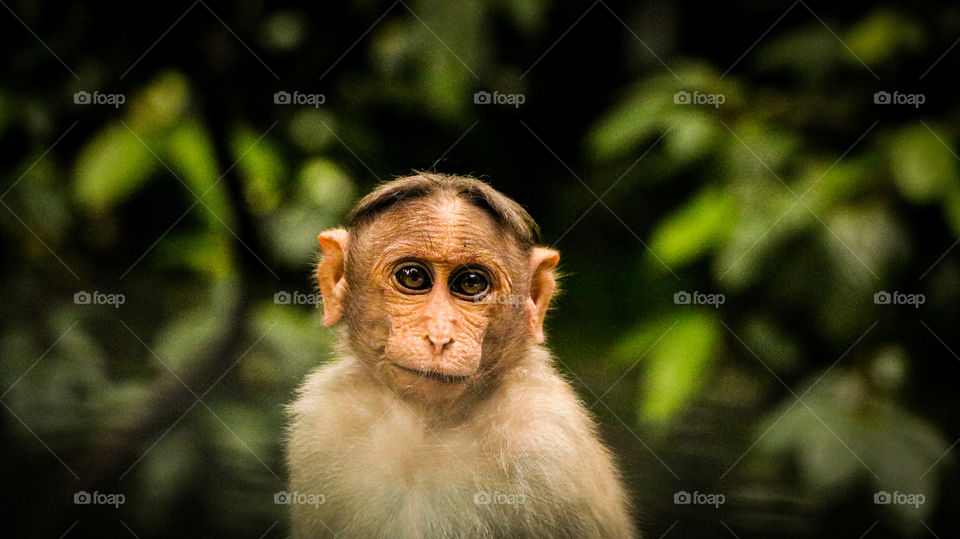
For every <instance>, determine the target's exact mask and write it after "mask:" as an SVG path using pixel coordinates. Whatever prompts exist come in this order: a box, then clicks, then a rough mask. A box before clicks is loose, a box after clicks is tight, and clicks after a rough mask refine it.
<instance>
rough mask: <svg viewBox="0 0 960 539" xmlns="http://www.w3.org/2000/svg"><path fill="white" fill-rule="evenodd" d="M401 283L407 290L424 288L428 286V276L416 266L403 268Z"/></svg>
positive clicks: (401, 270)
mask: <svg viewBox="0 0 960 539" xmlns="http://www.w3.org/2000/svg"><path fill="white" fill-rule="evenodd" d="M400 283H401V284H403V286H406V287H407V288H413V289H419V288H423V287H424V286H426V284H427V276H426V274H425V273H424V271H423V270H422V269H420V268H418V267H415V266H411V267H407V268H401V269H400Z"/></svg>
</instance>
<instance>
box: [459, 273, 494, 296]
mask: <svg viewBox="0 0 960 539" xmlns="http://www.w3.org/2000/svg"><path fill="white" fill-rule="evenodd" d="M459 281H460V282H459V283H458V284H459V288H460V291H461V292H462V293H464V294H470V295H473V294H479V293H480V292H483V289H484V288H486V284H487V283H486V280H484V278H483V277H482V276H481V275H479V274H477V273H465V274H463V276H462V277H460V279H459Z"/></svg>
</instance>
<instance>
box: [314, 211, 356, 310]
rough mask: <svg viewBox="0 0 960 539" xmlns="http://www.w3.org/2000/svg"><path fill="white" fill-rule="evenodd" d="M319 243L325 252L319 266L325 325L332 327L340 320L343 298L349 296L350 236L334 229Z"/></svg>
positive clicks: (323, 233)
mask: <svg viewBox="0 0 960 539" xmlns="http://www.w3.org/2000/svg"><path fill="white" fill-rule="evenodd" d="M317 241H319V242H320V249H322V250H323V256H322V257H321V258H320V263H319V264H317V282H319V283H320V295H321V296H323V325H325V326H332V325H334V324H336V323H337V321H339V320H340V314H341V313H343V298H344V296H346V294H347V279H346V276H345V269H346V258H347V245H348V244H349V243H350V234H349V233H347V231H346V230H344V229H342V228H334V229H332V230H327V231H325V232H321V233H320V235H319V236H317Z"/></svg>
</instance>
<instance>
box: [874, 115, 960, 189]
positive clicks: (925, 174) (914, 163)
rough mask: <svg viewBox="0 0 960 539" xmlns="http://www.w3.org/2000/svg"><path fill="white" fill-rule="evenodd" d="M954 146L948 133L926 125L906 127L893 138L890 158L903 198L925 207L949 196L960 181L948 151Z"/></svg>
mask: <svg viewBox="0 0 960 539" xmlns="http://www.w3.org/2000/svg"><path fill="white" fill-rule="evenodd" d="M938 139H939V140H938ZM954 146H955V144H954V142H953V140H952V138H951V137H949V136H948V135H947V134H946V133H943V132H942V131H940V130H934V131H931V130H929V129H927V128H926V127H925V126H923V125H911V126H907V127H904V128H902V129H900V130H899V131H898V132H897V133H896V134H894V136H893V137H892V138H891V139H890V141H889V144H888V154H889V156H890V167H891V168H892V170H893V179H894V182H895V183H896V185H897V188H899V189H900V192H901V193H903V196H904V197H906V198H907V199H908V200H911V201H913V202H917V203H923V202H929V201H931V200H934V199H937V198H940V197H942V196H944V195H946V194H947V193H948V192H949V190H950V188H951V186H953V185H955V184H956V183H957V182H958V181H960V178H958V175H957V162H956V159H955V158H954V156H953V154H952V153H951V152H950V149H949V148H950V147H954Z"/></svg>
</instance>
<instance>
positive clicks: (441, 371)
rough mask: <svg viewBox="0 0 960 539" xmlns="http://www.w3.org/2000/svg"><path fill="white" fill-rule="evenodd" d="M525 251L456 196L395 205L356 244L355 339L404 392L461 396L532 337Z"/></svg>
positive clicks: (351, 285)
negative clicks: (527, 317) (528, 326)
mask: <svg viewBox="0 0 960 539" xmlns="http://www.w3.org/2000/svg"><path fill="white" fill-rule="evenodd" d="M527 272H528V270H527V255H526V254H525V253H523V252H522V250H521V249H520V247H519V246H518V245H516V242H515V241H513V240H512V239H510V238H505V237H501V236H500V235H499V234H498V227H497V226H496V223H495V221H494V220H493V219H492V218H491V217H490V216H489V215H488V214H487V213H486V212H484V211H483V210H481V209H479V208H476V207H475V206H473V205H472V204H470V203H468V202H466V201H463V200H461V199H457V198H450V199H442V200H432V201H425V202H411V203H408V204H405V205H403V206H401V207H398V208H394V209H391V210H389V211H387V212H386V213H385V214H384V215H383V216H382V217H381V218H380V219H378V220H377V221H375V222H374V223H372V224H370V225H369V226H368V227H367V228H366V229H364V230H363V231H362V232H361V233H360V234H359V236H358V237H357V238H351V240H350V255H349V263H348V271H347V282H348V289H349V292H348V293H347V300H346V302H345V314H346V315H347V319H348V321H349V335H350V345H351V348H353V349H354V351H355V352H356V353H357V354H358V355H359V356H361V357H362V358H365V359H366V360H367V361H368V362H370V363H371V364H372V366H373V367H374V368H375V369H377V371H378V374H379V375H380V376H381V379H383V380H385V381H387V382H388V383H389V384H391V385H392V386H393V387H394V388H395V389H396V390H397V391H399V392H401V393H405V394H409V395H411V396H414V397H419V398H422V399H424V400H437V399H447V398H454V397H456V396H458V395H460V394H461V393H462V392H463V391H464V390H465V389H466V388H467V387H469V386H470V384H471V383H473V382H475V381H477V380H478V379H479V377H481V376H482V374H483V371H484V370H485V369H487V368H490V367H492V366H493V365H495V364H497V363H498V362H500V361H501V359H502V357H503V356H504V354H506V353H507V351H508V350H509V349H510V348H511V347H512V346H516V345H518V344H519V342H520V341H526V340H528V335H527V332H526V329H525V328H526V325H525V323H524V321H525V312H524V307H525V305H524V302H523V301H522V300H516V301H514V300H512V298H522V297H524V295H525V294H526V293H527V288H528V286H527V282H526V281H527V278H528V275H527Z"/></svg>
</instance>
